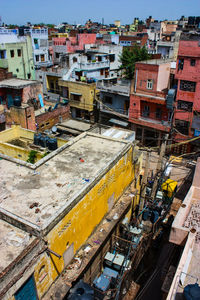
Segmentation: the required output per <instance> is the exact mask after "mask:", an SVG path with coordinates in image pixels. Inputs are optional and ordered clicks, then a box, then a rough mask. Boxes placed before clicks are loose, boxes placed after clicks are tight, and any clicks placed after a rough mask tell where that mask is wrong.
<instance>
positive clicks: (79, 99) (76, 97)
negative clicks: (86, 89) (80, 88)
mask: <svg viewBox="0 0 200 300" xmlns="http://www.w3.org/2000/svg"><path fill="white" fill-rule="evenodd" d="M70 95H71V100H74V101H81V95H78V94H75V93H74V94H73V93H70Z"/></svg>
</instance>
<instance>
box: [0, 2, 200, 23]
mask: <svg viewBox="0 0 200 300" xmlns="http://www.w3.org/2000/svg"><path fill="white" fill-rule="evenodd" d="M149 3H151V5H146V4H147V1H146V0H141V1H140V2H139V3H138V2H136V1H134V0H126V1H125V2H123V6H122V2H121V1H119V0H115V1H114V0H110V1H109V2H108V1H106V0H102V1H101V2H100V3H98V2H97V0H93V1H91V0H87V1H86V2H83V1H81V0H77V1H76V3H74V2H71V1H65V0H60V1H59V5H58V6H56V7H55V1H53V0H48V1H47V0H46V1H45V0H44V1H42V2H41V1H39V0H36V1H34V2H29V1H28V2H27V1H26V0H15V3H14V4H15V7H14V9H12V10H11V6H10V1H9V2H4V3H2V4H1V13H0V16H1V18H2V22H4V23H5V24H19V25H23V24H25V23H26V22H28V21H29V22H31V23H33V24H34V23H42V22H43V23H53V24H60V23H62V22H67V23H71V24H84V23H85V22H86V21H87V20H88V19H92V20H94V21H97V22H102V18H104V24H111V23H114V21H115V20H120V21H121V24H130V23H132V21H133V19H134V17H139V18H140V19H141V20H144V19H146V18H147V17H148V16H149V15H152V17H153V18H154V19H158V20H164V19H168V20H174V19H179V18H180V17H181V16H182V15H184V16H186V17H187V16H193V15H194V16H198V15H200V4H199V0H191V1H189V2H188V1H186V0H183V1H181V6H180V1H176V2H174V1H172V0H168V1H167V2H160V1H158V0H152V1H151V2H148V4H149ZM127 12H128V14H127Z"/></svg>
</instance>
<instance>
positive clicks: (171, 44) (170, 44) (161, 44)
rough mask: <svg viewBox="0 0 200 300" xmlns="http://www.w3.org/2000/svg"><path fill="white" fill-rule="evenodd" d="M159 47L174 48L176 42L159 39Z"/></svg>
mask: <svg viewBox="0 0 200 300" xmlns="http://www.w3.org/2000/svg"><path fill="white" fill-rule="evenodd" d="M157 47H171V48H172V49H173V47H174V43H173V42H168V41H157Z"/></svg>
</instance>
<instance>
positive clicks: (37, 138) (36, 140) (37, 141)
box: [33, 133, 42, 145]
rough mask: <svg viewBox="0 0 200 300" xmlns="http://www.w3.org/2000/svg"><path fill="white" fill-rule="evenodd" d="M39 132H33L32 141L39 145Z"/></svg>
mask: <svg viewBox="0 0 200 300" xmlns="http://www.w3.org/2000/svg"><path fill="white" fill-rule="evenodd" d="M41 136H42V135H41V133H38V134H37V133H35V134H34V140H33V143H34V145H40V138H41Z"/></svg>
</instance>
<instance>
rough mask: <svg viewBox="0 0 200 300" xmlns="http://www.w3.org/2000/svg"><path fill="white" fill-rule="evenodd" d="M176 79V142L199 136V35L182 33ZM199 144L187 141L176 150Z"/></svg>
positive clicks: (181, 150)
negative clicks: (187, 142)
mask: <svg viewBox="0 0 200 300" xmlns="http://www.w3.org/2000/svg"><path fill="white" fill-rule="evenodd" d="M175 78H176V79H177V81H178V84H177V96H176V102H175V112H174V136H173V137H174V141H175V142H180V141H182V140H184V139H188V138H191V137H195V136H199V135H200V34H191V33H190V34H189V33H182V34H181V37H180V42H179V50H178V59H177V65H176V73H175ZM194 147H199V143H193V144H186V145H184V146H182V147H181V148H179V149H177V152H188V151H190V150H191V148H194Z"/></svg>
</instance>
